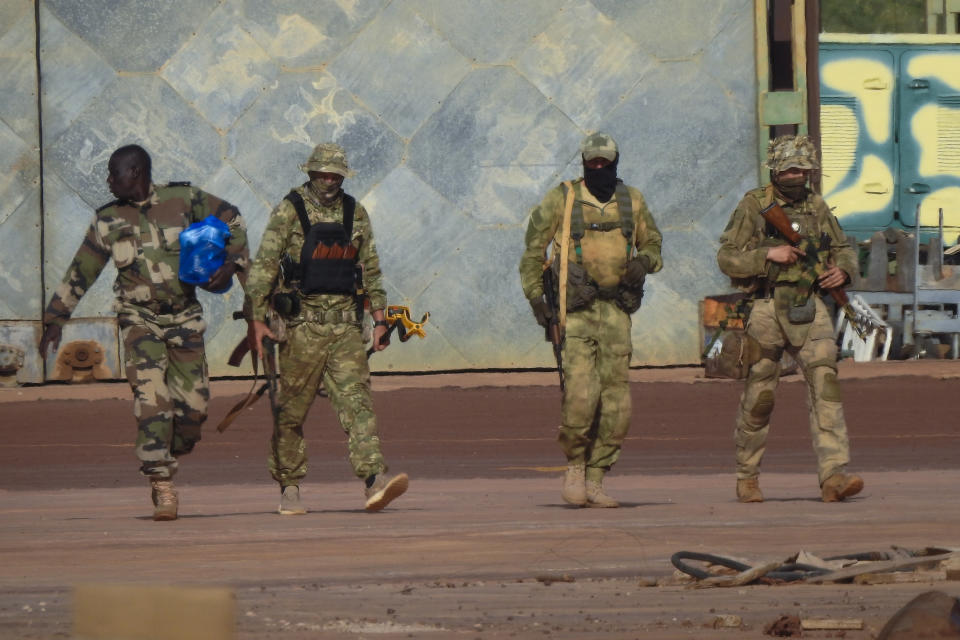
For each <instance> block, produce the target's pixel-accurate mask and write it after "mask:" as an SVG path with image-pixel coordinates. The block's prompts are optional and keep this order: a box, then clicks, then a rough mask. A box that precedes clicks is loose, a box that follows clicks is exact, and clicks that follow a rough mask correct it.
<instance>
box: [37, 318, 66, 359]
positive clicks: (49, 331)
mask: <svg viewBox="0 0 960 640" xmlns="http://www.w3.org/2000/svg"><path fill="white" fill-rule="evenodd" d="M62 337H63V327H61V326H60V325H58V324H48V325H47V326H46V328H44V330H43V336H41V338H40V357H41V358H46V357H47V349H49V348H50V345H53V350H54V351H56V350H57V347H59V346H60V339H61V338H62Z"/></svg>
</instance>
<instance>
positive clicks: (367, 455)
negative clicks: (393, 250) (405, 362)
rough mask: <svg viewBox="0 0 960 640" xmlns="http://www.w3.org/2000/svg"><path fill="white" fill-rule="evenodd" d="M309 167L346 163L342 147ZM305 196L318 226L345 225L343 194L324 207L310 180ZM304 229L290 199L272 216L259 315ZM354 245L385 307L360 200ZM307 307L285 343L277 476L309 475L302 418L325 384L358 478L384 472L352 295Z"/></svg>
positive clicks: (256, 289)
mask: <svg viewBox="0 0 960 640" xmlns="http://www.w3.org/2000/svg"><path fill="white" fill-rule="evenodd" d="M317 149H318V151H316V152H315V153H314V156H313V157H311V162H315V165H311V164H310V163H308V164H307V165H304V166H303V167H301V168H303V169H304V170H305V171H312V170H316V171H322V170H324V169H323V167H324V164H325V162H326V161H325V160H323V159H322V158H320V157H318V155H323V154H324V153H327V154H329V155H331V156H334V155H335V156H337V158H336V161H337V162H341V163H342V164H343V166H344V167H345V166H346V159H345V154H344V152H343V149H342V148H340V147H339V146H338V145H333V144H327V145H318V147H317ZM294 191H296V192H297V193H299V194H300V196H301V197H302V198H303V202H304V206H305V208H306V211H307V215H308V217H309V219H310V223H311V224H316V223H319V222H338V223H342V222H343V192H342V191H341V192H340V196H339V197H337V198H336V200H334V201H333V202H332V203H329V204H324V203H323V202H321V200H320V198H319V197H318V195H317V194H316V193H315V192H314V189H313V187H312V185H311V183H309V182H307V183H304V184H303V185H301V186H299V187H297V188H296V189H294ZM303 241H304V237H303V229H302V227H301V224H300V221H299V219H298V217H297V213H296V210H295V209H294V207H293V205H292V204H291V203H290V202H289V201H288V200H286V199H284V200H283V201H282V202H281V203H280V204H279V205H278V206H277V208H276V209H274V210H273V212H272V213H271V215H270V220H269V222H268V223H267V228H266V230H265V231H264V233H263V239H262V240H261V242H260V249H259V250H258V252H257V257H256V260H255V261H254V263H253V267H252V268H251V271H250V276H249V279H248V280H247V287H246V292H247V297H248V304H249V307H250V309H251V311H252V314H253V317H254V318H255V319H263V318H265V317H266V313H267V308H268V301H269V297H270V295H271V294H272V292H273V291H274V290H275V286H276V283H277V281H278V276H279V274H280V262H281V260H282V259H283V257H284V255H290V256H291V257H293V258H294V260H297V261H299V258H300V251H301V248H302V247H303ZM351 242H352V244H353V245H354V246H355V247H357V260H358V263H359V264H360V265H362V266H363V284H364V287H365V288H366V290H367V294H368V296H369V299H370V308H371V309H383V308H384V307H385V306H386V292H385V291H384V289H383V281H382V276H381V273H380V258H379V256H378V255H377V248H376V245H375V244H374V240H373V229H372V228H371V225H370V216H369V215H368V214H367V211H366V210H365V209H364V208H363V206H362V205H361V204H360V203H359V202H358V203H357V204H356V208H355V210H354V218H353V232H352V237H351ZM300 303H301V312H300V313H299V315H297V316H296V317H295V318H292V319H290V320H288V321H287V328H288V331H287V340H286V342H284V343H282V344H281V346H280V362H279V368H280V394H279V402H278V404H279V406H280V415H279V417H278V419H277V425H276V427H275V429H274V433H273V438H272V439H271V443H270V457H269V459H268V464H269V469H270V474H271V475H272V476H273V478H274V480H276V481H277V482H278V483H279V484H280V486H281V487H287V486H296V485H299V484H300V480H301V479H303V477H304V476H305V475H306V473H307V453H306V443H305V442H304V439H303V422H304V420H305V419H306V416H307V412H308V410H309V409H310V405H311V404H312V403H313V399H314V397H316V393H317V389H318V388H319V386H320V384H321V383H322V384H323V388H324V389H325V390H326V392H327V393H328V394H329V396H330V402H331V404H332V405H333V409H334V411H336V412H337V417H338V418H339V420H340V426H341V427H342V428H343V430H344V432H345V433H346V434H347V438H348V442H347V446H348V449H349V452H350V454H349V455H350V464H351V465H352V466H353V471H354V473H355V474H356V475H357V477H359V478H367V477H369V476H371V475H374V474H382V473H384V472H385V471H386V470H387V465H386V463H385V461H384V458H383V455H382V454H381V452H380V437H379V435H378V432H377V420H376V416H375V415H374V412H373V402H372V400H371V397H370V368H369V365H368V363H367V356H366V351H365V348H364V342H363V332H362V330H361V325H360V321H359V319H358V318H357V311H356V302H355V300H354V298H353V297H352V296H348V295H340V294H312V295H300Z"/></svg>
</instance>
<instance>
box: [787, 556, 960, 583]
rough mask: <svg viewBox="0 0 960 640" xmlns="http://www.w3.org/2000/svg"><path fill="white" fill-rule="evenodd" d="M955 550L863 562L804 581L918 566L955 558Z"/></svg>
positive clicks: (831, 579)
mask: <svg viewBox="0 0 960 640" xmlns="http://www.w3.org/2000/svg"><path fill="white" fill-rule="evenodd" d="M957 556H958V553H957V552H951V553H942V554H939V555H935V556H922V557H919V558H904V559H899V558H898V559H896V560H883V561H881V562H863V563H860V564H857V565H854V566H852V567H847V568H846V569H840V570H839V571H831V572H830V573H825V574H823V575H819V576H812V577H810V578H806V579H805V580H804V582H807V583H812V584H822V583H824V582H839V581H841V580H849V579H851V578H854V577H856V576H859V575H863V574H865V573H879V572H881V571H896V570H897V569H906V568H908V567H919V566H922V565H925V564H936V563H938V562H941V561H943V560H948V559H950V558H955V557H957Z"/></svg>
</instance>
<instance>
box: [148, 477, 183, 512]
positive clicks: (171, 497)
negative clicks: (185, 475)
mask: <svg viewBox="0 0 960 640" xmlns="http://www.w3.org/2000/svg"><path fill="white" fill-rule="evenodd" d="M150 489H151V491H150V497H151V498H153V519H154V520H176V519H177V507H178V506H179V503H178V500H177V490H176V489H174V488H173V480H170V479H169V478H167V479H163V480H152V479H151V480H150Z"/></svg>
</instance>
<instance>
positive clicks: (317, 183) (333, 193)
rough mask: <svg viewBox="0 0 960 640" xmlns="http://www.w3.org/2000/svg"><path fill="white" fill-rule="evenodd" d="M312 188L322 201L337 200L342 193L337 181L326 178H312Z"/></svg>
mask: <svg viewBox="0 0 960 640" xmlns="http://www.w3.org/2000/svg"><path fill="white" fill-rule="evenodd" d="M310 188H311V189H312V190H313V192H314V193H315V194H316V196H317V197H318V198H319V199H320V200H321V201H322V202H332V201H333V200H336V198H337V195H338V194H339V193H340V185H339V184H338V183H336V182H333V183H330V182H327V181H325V180H311V181H310Z"/></svg>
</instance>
